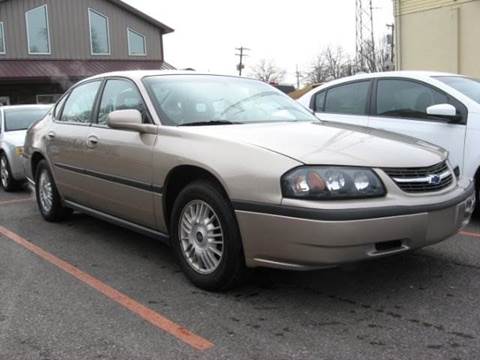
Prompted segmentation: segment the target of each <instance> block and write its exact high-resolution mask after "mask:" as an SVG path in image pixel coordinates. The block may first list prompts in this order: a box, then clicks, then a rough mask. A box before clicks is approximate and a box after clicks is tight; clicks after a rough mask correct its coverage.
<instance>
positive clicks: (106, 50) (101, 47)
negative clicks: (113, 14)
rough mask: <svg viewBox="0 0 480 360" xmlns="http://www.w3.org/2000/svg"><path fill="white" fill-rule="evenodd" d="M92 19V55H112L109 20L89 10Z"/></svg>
mask: <svg viewBox="0 0 480 360" xmlns="http://www.w3.org/2000/svg"><path fill="white" fill-rule="evenodd" d="M88 12H89V17H90V42H91V46H92V54H94V55H109V54H110V36H109V35H110V34H109V30H108V19H107V17H106V16H103V15H102V14H100V13H98V12H96V11H94V10H89V11H88Z"/></svg>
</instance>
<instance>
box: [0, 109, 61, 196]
mask: <svg viewBox="0 0 480 360" xmlns="http://www.w3.org/2000/svg"><path fill="white" fill-rule="evenodd" d="M51 108H52V106H51V105H17V106H4V107H0V187H1V188H3V190H5V191H13V190H16V189H17V188H18V187H19V186H20V185H21V184H22V183H23V182H25V170H24V162H25V160H24V159H23V157H22V155H23V144H24V142H25V134H26V133H27V129H28V128H29V127H30V125H32V124H33V123H34V122H36V121H38V120H40V119H42V118H43V117H44V116H45V115H46V114H47V113H48V111H49V110H50V109H51Z"/></svg>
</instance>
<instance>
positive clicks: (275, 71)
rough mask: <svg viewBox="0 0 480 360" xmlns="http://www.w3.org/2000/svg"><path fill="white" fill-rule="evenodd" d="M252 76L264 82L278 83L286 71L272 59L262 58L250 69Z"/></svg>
mask: <svg viewBox="0 0 480 360" xmlns="http://www.w3.org/2000/svg"><path fill="white" fill-rule="evenodd" d="M251 73H252V76H253V77H254V78H256V79H258V80H261V81H264V82H266V83H276V84H278V83H280V82H281V81H283V79H284V78H285V73H286V71H285V70H283V69H280V68H279V67H278V66H276V65H275V63H274V62H273V60H266V59H262V60H260V61H259V62H258V64H257V65H255V66H253V67H252V69H251Z"/></svg>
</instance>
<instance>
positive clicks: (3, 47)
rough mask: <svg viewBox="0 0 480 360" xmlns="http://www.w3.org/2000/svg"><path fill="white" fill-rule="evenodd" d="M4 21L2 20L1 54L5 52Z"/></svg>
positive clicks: (0, 32)
mask: <svg viewBox="0 0 480 360" xmlns="http://www.w3.org/2000/svg"><path fill="white" fill-rule="evenodd" d="M4 31H5V30H4V28H3V22H0V54H5V32H4Z"/></svg>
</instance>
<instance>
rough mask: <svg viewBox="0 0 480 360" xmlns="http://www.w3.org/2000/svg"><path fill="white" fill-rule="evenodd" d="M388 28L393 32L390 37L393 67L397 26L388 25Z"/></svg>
mask: <svg viewBox="0 0 480 360" xmlns="http://www.w3.org/2000/svg"><path fill="white" fill-rule="evenodd" d="M387 27H388V28H389V29H391V31H392V34H391V35H390V61H391V62H392V65H393V64H394V62H393V57H394V54H395V24H388V25H387Z"/></svg>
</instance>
